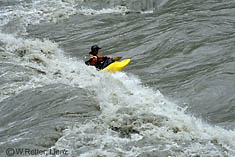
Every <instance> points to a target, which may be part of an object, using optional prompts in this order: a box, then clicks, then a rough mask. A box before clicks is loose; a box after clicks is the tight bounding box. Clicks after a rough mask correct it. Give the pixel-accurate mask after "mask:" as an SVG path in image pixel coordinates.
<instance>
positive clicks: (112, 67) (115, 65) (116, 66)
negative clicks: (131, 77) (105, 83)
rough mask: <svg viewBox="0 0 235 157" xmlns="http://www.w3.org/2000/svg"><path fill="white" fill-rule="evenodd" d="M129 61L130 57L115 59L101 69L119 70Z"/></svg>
mask: <svg viewBox="0 0 235 157" xmlns="http://www.w3.org/2000/svg"><path fill="white" fill-rule="evenodd" d="M130 61H131V60H130V59H124V60H122V61H121V62H119V61H115V62H114V63H112V64H110V65H109V66H107V67H106V68H104V69H103V70H101V71H108V72H110V73H115V72H117V71H121V70H122V69H124V68H125V67H126V66H127V65H128V64H129V63H130Z"/></svg>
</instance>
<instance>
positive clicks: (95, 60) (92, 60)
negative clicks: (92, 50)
mask: <svg viewBox="0 0 235 157" xmlns="http://www.w3.org/2000/svg"><path fill="white" fill-rule="evenodd" d="M96 62H97V56H93V57H92V58H91V59H89V60H88V61H86V62H85V64H86V65H94V64H95V63H96Z"/></svg>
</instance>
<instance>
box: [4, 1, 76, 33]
mask: <svg viewBox="0 0 235 157" xmlns="http://www.w3.org/2000/svg"><path fill="white" fill-rule="evenodd" d="M75 7H76V4H75V2H74V1H68V0H67V1H66V2H65V1H62V0H50V1H47V0H36V1H33V2H32V3H24V2H22V3H19V4H18V5H16V6H8V7H6V8H2V11H1V13H0V27H1V26H4V25H6V24H7V23H9V22H10V21H14V20H16V19H18V20H19V23H18V24H17V25H21V26H22V27H21V28H20V29H19V30H16V32H15V34H25V33H26V27H27V26H28V25H35V24H38V23H40V22H41V21H45V22H54V23H56V22H58V21H60V20H63V19H67V18H69V16H71V15H74V14H76V13H77V10H76V8H75ZM22 29H23V30H22Z"/></svg>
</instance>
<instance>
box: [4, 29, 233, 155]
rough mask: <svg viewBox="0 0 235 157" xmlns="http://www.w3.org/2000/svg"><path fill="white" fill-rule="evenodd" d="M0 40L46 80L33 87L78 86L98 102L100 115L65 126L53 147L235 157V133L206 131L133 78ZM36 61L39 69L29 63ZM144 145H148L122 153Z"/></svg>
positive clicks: (47, 45)
mask: <svg viewBox="0 0 235 157" xmlns="http://www.w3.org/2000/svg"><path fill="white" fill-rule="evenodd" d="M2 36H4V37H2ZM1 37H2V38H1ZM0 40H1V41H3V42H4V43H5V44H6V50H7V52H8V53H10V54H13V55H12V56H15V58H13V59H14V60H15V61H16V62H18V63H17V64H19V62H20V63H21V64H22V65H27V66H31V67H34V68H36V69H40V70H43V71H45V75H38V76H37V78H38V81H37V83H38V84H41V85H43V84H51V83H63V84H67V85H70V86H79V87H81V88H85V89H87V90H89V91H92V92H93V93H94V95H93V96H94V98H95V99H97V101H98V102H99V104H98V105H100V108H101V115H100V116H99V117H97V119H95V120H92V121H89V120H87V121H86V122H84V123H83V124H77V123H74V125H72V126H68V129H66V130H65V131H64V136H63V137H61V138H60V139H59V141H58V142H57V143H56V145H55V147H58V148H64V149H68V150H71V149H76V150H77V148H78V147H80V146H82V148H83V147H84V149H85V147H88V146H93V147H92V148H90V149H89V150H90V151H86V152H84V153H83V154H82V155H81V156H94V155H101V156H102V155H108V156H109V155H110V156H118V155H120V154H121V155H125V156H136V155H139V154H141V153H143V152H151V151H154V150H155V151H166V152H169V153H170V154H171V155H173V156H190V155H191V156H193V155H203V153H204V154H208V156H214V155H215V154H216V155H217V156H234V155H235V151H234V150H235V131H232V130H231V131H229V130H225V129H223V128H220V127H217V126H210V125H208V124H206V123H204V122H203V121H201V120H200V119H198V118H195V117H193V116H191V115H189V114H186V113H185V111H184V109H183V108H180V107H179V106H178V105H176V104H174V103H173V102H170V101H168V100H167V99H166V98H165V97H164V96H163V95H162V94H161V93H160V91H154V90H152V89H151V88H148V87H145V86H143V85H142V84H141V80H139V79H138V78H137V77H136V76H134V75H130V74H126V73H123V72H118V73H115V74H113V75H110V74H109V73H106V72H98V71H96V70H95V68H93V67H87V66H85V65H84V63H83V62H82V61H79V60H77V59H73V58H67V57H64V56H63V51H62V50H61V49H60V48H59V47H58V45H57V44H56V43H52V42H51V41H48V40H45V41H40V40H32V39H21V38H18V39H16V38H15V37H12V36H9V35H4V34H0ZM18 49H25V50H26V55H25V56H23V57H19V56H17V53H15V52H17V51H16V50H18ZM41 50H42V51H41ZM35 56H36V57H38V58H40V60H42V62H43V63H44V64H43V63H40V62H36V61H35V62H34V61H33V60H32V59H33V58H34V57H35ZM91 80H92V81H91ZM125 131H126V132H125ZM121 134H124V135H123V136H124V137H122V136H120V135H121ZM125 134H126V136H128V137H125ZM144 139H149V140H150V141H151V142H152V143H149V144H148V145H137V146H133V147H132V148H130V149H127V148H126V147H127V146H128V145H130V144H131V143H133V142H135V143H138V141H141V140H144ZM145 142H147V143H148V142H149V141H148V140H147V141H145ZM157 146H158V147H157ZM160 147H161V150H160Z"/></svg>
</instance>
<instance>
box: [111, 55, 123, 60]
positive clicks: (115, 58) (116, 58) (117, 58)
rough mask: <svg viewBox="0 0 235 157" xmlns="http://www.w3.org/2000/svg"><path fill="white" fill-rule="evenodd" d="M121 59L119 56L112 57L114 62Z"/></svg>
mask: <svg viewBox="0 0 235 157" xmlns="http://www.w3.org/2000/svg"><path fill="white" fill-rule="evenodd" d="M121 58H122V57H121V56H117V57H113V60H114V61H119V60H120V59H121Z"/></svg>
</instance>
